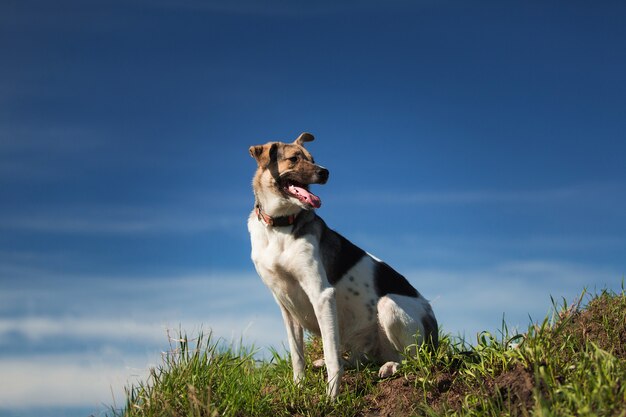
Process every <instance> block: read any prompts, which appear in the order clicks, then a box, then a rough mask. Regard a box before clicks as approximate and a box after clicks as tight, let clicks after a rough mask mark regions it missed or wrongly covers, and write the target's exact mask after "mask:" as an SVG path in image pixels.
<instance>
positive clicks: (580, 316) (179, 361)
mask: <svg viewBox="0 0 626 417" xmlns="http://www.w3.org/2000/svg"><path fill="white" fill-rule="evenodd" d="M586 298H587V299H588V302H587V303H586V304H585V305H584V307H582V304H583V303H582V302H581V301H582V300H583V297H582V296H581V300H579V301H578V302H576V303H574V304H573V305H568V304H566V303H565V302H564V303H563V305H562V306H560V307H559V306H556V305H555V312H554V314H553V315H552V316H551V317H547V318H546V319H545V320H544V321H543V323H541V324H532V325H531V326H530V327H529V328H528V331H527V332H526V333H524V334H517V335H509V334H507V333H508V332H507V331H506V327H505V326H503V327H505V328H504V330H503V332H502V333H503V334H501V335H500V336H499V337H495V336H493V335H491V334H489V333H487V332H484V333H482V334H480V335H479V336H478V338H477V339H478V340H477V342H476V343H475V344H473V345H469V344H468V343H466V342H464V341H459V340H455V339H454V338H453V337H451V336H449V335H441V343H440V346H439V348H438V349H437V351H435V352H431V351H428V350H427V349H421V350H420V351H419V352H418V355H416V356H415V357H407V358H406V360H405V361H404V363H403V367H402V368H401V371H400V372H398V374H396V375H395V376H394V378H390V379H385V380H379V379H377V377H376V371H377V369H376V367H373V366H369V367H368V366H364V367H362V368H360V369H354V370H348V371H347V372H346V374H345V376H344V378H343V387H342V392H341V394H340V396H339V398H338V399H337V400H336V401H334V402H331V401H328V400H326V399H325V398H324V395H323V393H324V391H325V378H324V373H323V370H316V369H313V368H312V367H311V366H310V363H311V362H312V360H314V359H318V358H320V357H321V356H322V355H321V348H320V342H319V341H318V340H315V339H313V340H311V341H309V342H308V345H309V346H308V349H307V351H308V352H310V353H309V357H308V359H307V360H308V364H309V366H308V367H307V378H306V382H305V383H304V384H302V385H301V386H295V385H294V384H293V383H292V381H291V366H290V361H289V358H285V357H281V356H280V355H278V354H277V353H274V355H273V358H272V359H271V360H266V361H262V362H259V361H257V360H255V358H254V352H253V351H252V350H251V349H246V348H238V349H234V348H228V347H224V346H223V345H222V344H221V343H220V342H219V341H214V340H212V339H211V337H210V336H209V337H203V336H200V337H199V338H197V339H196V340H195V341H194V342H193V343H192V344H190V343H189V342H188V341H187V338H186V337H183V338H181V340H180V341H179V342H178V343H179V344H178V346H173V347H172V351H171V352H170V353H169V354H168V355H167V356H166V357H165V358H164V362H163V364H162V365H161V366H159V367H158V368H157V369H154V370H152V372H151V376H150V378H149V380H148V381H146V382H145V383H142V384H140V385H138V386H134V387H130V388H128V389H127V393H128V399H127V404H126V408H125V409H124V410H112V415H114V416H128V417H131V416H133V417H134V416H138V417H139V416H142V417H143V416H150V417H152V416H198V417H199V416H211V417H213V416H274V417H280V416H294V415H295V416H328V415H330V416H372V417H373V416H410V415H428V416H444V415H445V416H456V415H459V416H503V415H511V416H527V415H535V416H544V415H545V416H552V415H554V416H569V415H572V416H598V415H599V416H626V293H625V291H624V290H622V292H621V293H620V294H617V293H609V292H602V293H601V294H597V295H594V296H591V297H586Z"/></svg>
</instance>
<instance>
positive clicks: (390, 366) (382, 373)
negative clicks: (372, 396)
mask: <svg viewBox="0 0 626 417" xmlns="http://www.w3.org/2000/svg"><path fill="white" fill-rule="evenodd" d="M399 366H400V364H399V363H398V362H387V363H386V364H384V365H383V366H381V367H380V369H379V370H378V377H379V378H389V377H390V376H392V375H393V374H395V373H396V371H397V370H398V367H399Z"/></svg>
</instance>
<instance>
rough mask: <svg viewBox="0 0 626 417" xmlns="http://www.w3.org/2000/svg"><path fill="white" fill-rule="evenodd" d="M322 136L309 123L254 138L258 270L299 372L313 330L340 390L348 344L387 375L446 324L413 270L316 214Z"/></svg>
mask: <svg viewBox="0 0 626 417" xmlns="http://www.w3.org/2000/svg"><path fill="white" fill-rule="evenodd" d="M313 139H314V137H313V135H311V134H310V133H302V134H301V135H300V136H299V137H298V138H297V139H296V140H295V141H294V142H293V143H283V142H269V143H266V144H264V145H258V146H252V147H250V149H249V151H250V155H251V156H252V157H253V158H254V159H255V160H256V162H257V170H256V173H255V175H254V178H253V181H252V188H253V191H254V197H255V204H254V209H253V210H252V212H251V213H250V217H249V218H248V230H249V232H250V240H251V243H252V251H251V257H252V261H253V262H254V266H255V268H256V271H257V273H258V274H259V276H260V277H261V279H262V280H263V282H264V283H265V285H267V287H269V289H270V290H271V292H272V294H273V296H274V299H275V300H276V302H277V303H278V306H279V307H280V311H281V313H282V317H283V320H284V322H285V327H286V329H287V338H288V343H289V349H290V353H291V361H292V366H293V379H294V381H295V382H300V381H301V380H302V379H303V378H304V368H305V359H304V337H303V331H304V330H307V331H308V332H310V333H312V334H315V335H319V336H321V339H322V345H323V351H324V361H323V363H324V364H325V365H326V370H327V373H328V384H327V395H328V396H329V397H331V398H335V397H336V396H337V394H338V392H339V384H340V381H341V376H342V374H343V368H344V360H343V358H342V353H344V352H348V353H349V354H350V358H351V359H352V360H354V361H361V360H369V361H374V362H377V363H379V364H382V366H381V367H380V370H379V376H380V377H381V378H386V377H389V376H391V375H392V374H393V373H395V372H396V371H397V369H398V366H399V363H398V362H399V361H400V359H401V354H402V353H403V352H404V351H405V349H406V348H407V347H409V346H412V349H413V351H414V350H415V346H416V342H417V343H418V344H419V343H424V342H427V343H430V344H431V345H432V346H433V347H436V346H437V343H438V326H437V320H436V319H435V315H434V313H433V310H432V308H431V306H430V304H429V303H428V301H427V300H426V299H425V298H423V297H422V296H421V295H420V293H419V292H418V291H417V290H416V289H415V288H414V287H413V286H412V285H411V284H410V283H409V282H408V281H407V280H406V278H404V277H403V276H402V275H400V274H399V273H398V272H396V271H395V270H394V269H392V268H391V267H390V266H389V265H387V264H386V263H384V262H383V261H381V260H380V259H378V258H376V257H374V256H373V255H371V254H369V253H367V252H365V251H364V250H363V249H361V248H359V247H358V246H356V245H354V244H353V243H352V242H350V241H349V240H347V239H346V238H344V237H343V236H342V235H340V234H339V233H337V232H335V231H333V230H331V229H330V228H329V227H328V226H327V225H326V223H325V222H324V221H323V220H322V219H321V218H320V217H319V216H318V215H317V214H316V211H315V210H316V209H318V208H319V207H320V206H321V200H320V198H319V197H318V196H316V195H315V194H313V193H312V192H311V191H310V190H309V185H311V184H325V183H326V182H327V181H328V176H329V171H328V170H327V169H326V168H324V167H322V166H320V165H317V164H316V163H315V161H314V159H313V157H312V156H311V154H310V153H309V152H308V150H307V149H305V147H304V143H305V142H311V141H313Z"/></svg>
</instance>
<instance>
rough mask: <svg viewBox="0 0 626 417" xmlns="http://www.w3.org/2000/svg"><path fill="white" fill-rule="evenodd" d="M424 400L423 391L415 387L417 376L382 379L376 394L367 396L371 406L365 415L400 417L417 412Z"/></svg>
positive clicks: (369, 416)
mask: <svg viewBox="0 0 626 417" xmlns="http://www.w3.org/2000/svg"><path fill="white" fill-rule="evenodd" d="M423 401H424V397H423V391H422V390H421V389H419V388H416V387H415V378H412V377H409V378H397V379H392V380H386V381H381V382H380V383H379V384H378V387H377V390H376V393H375V394H372V395H370V396H369V398H367V403H368V404H370V405H369V408H368V409H367V410H365V412H364V413H363V416H364V417H396V416H397V417H400V416H408V415H411V414H415V413H416V411H417V405H418V404H419V403H422V402H423Z"/></svg>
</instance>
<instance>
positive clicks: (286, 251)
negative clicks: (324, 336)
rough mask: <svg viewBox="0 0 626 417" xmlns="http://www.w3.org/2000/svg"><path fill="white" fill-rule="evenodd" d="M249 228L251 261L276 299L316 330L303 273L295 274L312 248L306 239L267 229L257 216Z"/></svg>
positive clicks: (307, 326) (311, 252) (308, 256)
mask: <svg viewBox="0 0 626 417" xmlns="http://www.w3.org/2000/svg"><path fill="white" fill-rule="evenodd" d="M248 228H249V231H250V238H251V244H252V253H251V257H252V261H253V262H254V266H255V268H256V270H257V272H258V274H259V276H260V277H261V279H262V280H263V283H264V284H265V285H267V287H268V288H269V289H270V290H271V291H272V294H273V295H274V297H275V298H276V300H277V301H278V302H279V303H280V304H281V305H282V306H283V307H285V308H286V309H287V310H289V311H290V312H291V314H292V315H294V316H295V317H297V318H298V321H299V322H300V323H301V324H302V325H303V326H305V327H306V328H308V329H310V330H312V331H315V330H316V328H317V321H316V320H315V314H314V311H313V306H312V305H311V301H310V300H309V298H308V296H307V295H306V293H305V292H304V290H303V289H302V285H301V282H300V280H301V279H303V276H302V275H299V274H297V273H295V272H294V271H298V270H301V269H302V265H300V263H305V262H306V261H307V260H308V259H311V256H313V253H314V248H313V246H312V244H311V243H310V242H309V241H307V240H306V239H302V238H300V239H294V238H293V237H292V236H291V235H290V234H286V233H280V232H277V231H275V230H274V229H271V228H266V227H265V226H264V225H262V224H261V223H260V222H258V220H256V218H255V219H254V220H252V221H250V222H249V224H248Z"/></svg>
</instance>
